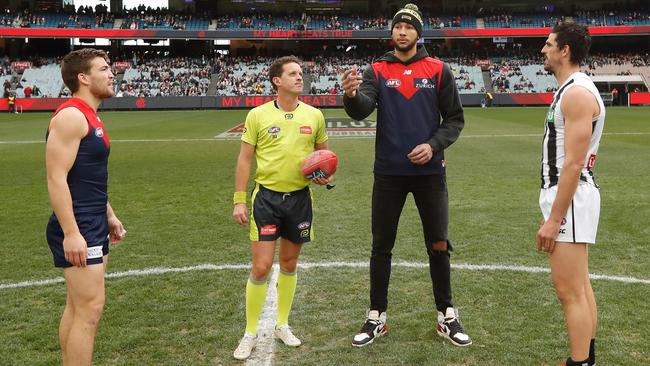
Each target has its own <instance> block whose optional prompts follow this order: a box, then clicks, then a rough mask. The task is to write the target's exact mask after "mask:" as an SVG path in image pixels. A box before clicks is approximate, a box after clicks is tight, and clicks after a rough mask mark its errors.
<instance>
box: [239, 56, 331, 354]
mask: <svg viewBox="0 0 650 366" xmlns="http://www.w3.org/2000/svg"><path fill="white" fill-rule="evenodd" d="M300 64H301V61H300V60H298V59H297V58H296V57H294V56H286V57H281V58H279V59H277V60H275V61H274V62H273V63H272V64H271V66H270V68H269V79H270V81H271V85H273V88H274V89H275V90H276V91H277V98H276V99H275V100H273V101H270V102H268V103H265V104H263V105H261V106H259V107H257V108H254V109H252V110H251V111H250V112H248V116H247V117H246V123H245V128H244V133H243V135H242V138H241V140H242V142H241V150H240V152H239V158H238V160H237V168H236V172H235V194H234V197H233V201H234V205H235V207H234V209H233V214H232V215H233V219H234V220H235V222H236V223H237V224H239V225H246V224H248V223H249V214H248V208H247V206H246V201H247V194H246V187H247V185H248V178H249V174H250V169H251V165H252V162H253V156H254V157H255V159H256V162H257V171H256V172H255V178H254V179H255V189H254V190H253V193H252V194H251V213H250V239H251V242H252V243H251V253H252V257H253V260H252V262H253V264H252V268H251V273H250V277H249V278H248V283H247V284H246V331H245V333H244V337H243V338H242V339H241V341H240V343H239V346H238V347H237V349H236V350H235V352H234V357H235V358H236V359H240V360H243V359H246V358H248V357H249V356H250V354H251V352H252V350H253V348H255V345H256V343H257V322H258V320H259V316H260V313H261V312H262V307H263V305H264V301H265V299H266V291H267V289H268V277H269V273H270V272H271V266H272V265H273V257H274V253H275V245H276V240H277V239H278V238H280V273H279V275H278V284H277V291H278V318H277V320H276V325H275V331H274V334H273V335H274V337H276V338H279V339H280V340H282V342H283V343H284V344H286V345H288V346H293V347H297V346H299V345H300V344H301V342H300V340H299V339H298V338H297V337H296V336H295V335H294V334H293V333H292V331H291V329H290V328H289V324H288V323H289V311H290V310H291V304H292V302H293V296H294V293H295V291H296V282H297V276H296V266H297V263H298V256H299V255H300V249H301V248H302V244H303V243H306V242H309V241H311V240H312V239H313V231H312V197H311V191H310V189H309V183H310V181H309V180H307V179H306V178H305V177H304V176H303V175H302V173H301V166H302V163H303V161H304V160H305V158H306V157H307V156H308V155H309V154H310V153H312V152H313V151H315V150H324V149H327V131H326V129H325V118H324V117H323V113H322V112H321V111H320V110H318V109H316V108H314V107H312V106H309V105H307V104H304V103H302V102H300V101H299V100H298V97H299V96H300V94H301V93H302V90H303V79H302V68H301V66H300ZM330 179H331V177H330V178H316V179H314V180H312V181H313V182H314V183H316V184H320V185H326V184H328V183H329V182H330Z"/></svg>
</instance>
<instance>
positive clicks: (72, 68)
mask: <svg viewBox="0 0 650 366" xmlns="http://www.w3.org/2000/svg"><path fill="white" fill-rule="evenodd" d="M97 57H101V58H103V59H104V60H106V63H110V60H109V59H108V55H107V54H106V52H104V51H102V50H97V49H94V48H82V49H80V50H76V51H72V52H70V53H68V54H67V55H65V57H64V58H63V61H61V77H63V82H64V83H65V86H67V87H68V89H70V91H71V92H72V93H76V92H77V91H78V90H79V79H78V78H77V76H78V75H79V74H80V73H85V74H87V73H88V72H89V71H90V68H91V66H92V63H91V62H92V60H94V59H96V58H97Z"/></svg>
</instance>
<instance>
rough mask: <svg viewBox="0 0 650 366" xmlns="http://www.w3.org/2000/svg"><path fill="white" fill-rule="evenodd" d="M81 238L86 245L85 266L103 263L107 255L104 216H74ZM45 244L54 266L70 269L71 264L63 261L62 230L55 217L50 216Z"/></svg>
mask: <svg viewBox="0 0 650 366" xmlns="http://www.w3.org/2000/svg"><path fill="white" fill-rule="evenodd" d="M75 219H76V220H77V226H79V232H80V233H81V236H83V237H84V239H86V243H87V244H88V257H87V258H86V264H88V265H91V264H101V263H104V258H103V257H104V256H105V255H108V219H107V218H106V214H101V215H79V216H75ZM45 235H46V237H47V244H48V245H49V246H50V250H51V251H52V255H53V257H54V266H55V267H61V268H68V267H72V263H70V262H68V261H67V260H65V253H64V252H63V230H62V229H61V225H60V224H59V220H57V218H56V216H55V215H54V214H52V216H51V217H50V221H48V223H47V229H46V231H45Z"/></svg>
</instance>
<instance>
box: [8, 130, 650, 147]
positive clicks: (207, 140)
mask: <svg viewBox="0 0 650 366" xmlns="http://www.w3.org/2000/svg"><path fill="white" fill-rule="evenodd" d="M603 135H605V136H621V135H631V136H641V135H650V132H604V133H603ZM541 136H542V135H541V134H539V133H524V134H503V135H496V134H494V135H461V137H462V138H499V137H541ZM334 137H335V138H338V137H337V136H334ZM341 138H345V139H349V140H355V139H368V138H375V136H354V137H341ZM232 140H239V137H233V138H232V139H216V138H210V139H128V140H111V142H127V143H128V142H201V141H203V142H214V141H232ZM44 143H45V140H25V141H0V145H25V144H44Z"/></svg>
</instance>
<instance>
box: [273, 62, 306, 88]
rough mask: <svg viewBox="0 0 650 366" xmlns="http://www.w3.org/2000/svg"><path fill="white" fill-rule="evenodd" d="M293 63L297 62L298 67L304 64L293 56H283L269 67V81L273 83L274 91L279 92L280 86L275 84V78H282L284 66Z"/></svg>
mask: <svg viewBox="0 0 650 366" xmlns="http://www.w3.org/2000/svg"><path fill="white" fill-rule="evenodd" d="M292 62H295V63H297V64H298V65H300V64H302V61H300V59H298V57H296V56H293V55H292V56H283V57H280V58H278V59H276V60H275V61H273V63H272V64H271V67H269V81H271V86H272V87H273V90H278V86H277V85H275V84H273V78H275V77H280V76H282V71H284V65H286V64H290V63H292Z"/></svg>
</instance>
